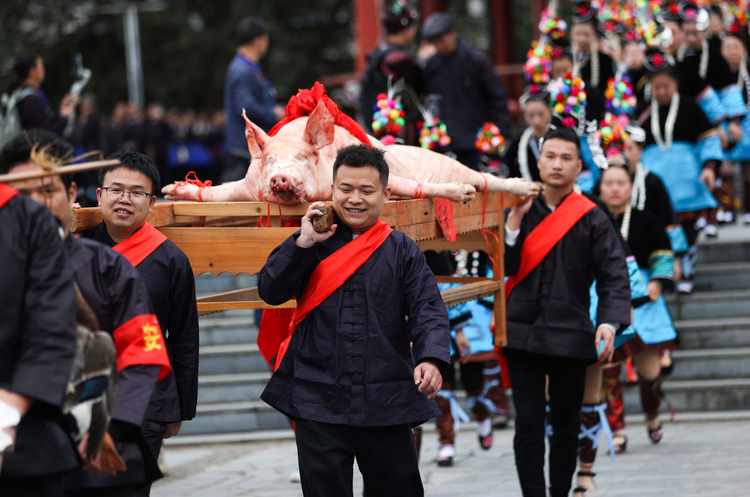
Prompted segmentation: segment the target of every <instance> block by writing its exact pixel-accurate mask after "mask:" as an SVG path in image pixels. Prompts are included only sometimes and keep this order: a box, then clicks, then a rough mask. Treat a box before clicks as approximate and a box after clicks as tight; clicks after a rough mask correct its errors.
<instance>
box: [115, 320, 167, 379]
mask: <svg viewBox="0 0 750 497" xmlns="http://www.w3.org/2000/svg"><path fill="white" fill-rule="evenodd" d="M112 336H113V337H114V339H115V350H117V370H118V371H122V370H123V369H125V368H127V367H128V366H135V365H138V364H149V365H156V366H161V370H160V371H159V381H161V380H162V379H164V378H165V377H166V376H167V375H168V374H169V373H170V371H172V366H171V364H170V363H169V356H168V355H167V346H166V344H165V343H164V336H163V335H162V332H161V328H160V327H159V320H158V319H156V316H154V315H153V314H141V315H140V316H136V317H134V318H133V319H131V320H129V321H127V322H125V323H123V324H121V325H120V326H119V327H118V328H117V329H116V330H115V332H114V333H113V334H112Z"/></svg>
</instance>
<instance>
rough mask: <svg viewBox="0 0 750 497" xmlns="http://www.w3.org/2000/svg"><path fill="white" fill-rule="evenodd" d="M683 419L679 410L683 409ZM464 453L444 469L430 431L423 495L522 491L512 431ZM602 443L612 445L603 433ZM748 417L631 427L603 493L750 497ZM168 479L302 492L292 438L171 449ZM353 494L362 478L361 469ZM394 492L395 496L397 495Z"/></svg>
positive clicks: (204, 488)
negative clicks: (654, 434)
mask: <svg viewBox="0 0 750 497" xmlns="http://www.w3.org/2000/svg"><path fill="white" fill-rule="evenodd" d="M678 416H679V414H678ZM457 441H458V457H457V459H456V460H455V463H454V466H453V467H452V468H438V467H437V465H436V464H435V462H434V461H435V456H436V452H437V439H436V435H435V434H434V433H432V432H431V431H426V432H425V436H424V442H423V449H422V457H421V459H420V468H421V471H422V479H423V481H424V483H425V495H427V496H431V497H458V496H471V497H483V496H508V497H510V496H519V495H520V490H519V487H518V482H517V480H516V472H515V465H514V461H513V450H512V443H513V430H512V429H507V430H504V431H500V432H496V433H495V441H494V445H493V447H492V449H491V450H489V451H487V452H485V451H482V450H481V449H480V448H479V445H478V443H477V441H476V437H475V434H474V431H473V426H470V425H467V424H464V425H463V427H462V429H461V431H460V432H459V434H458V439H457ZM601 443H602V444H606V442H605V440H604V438H602V439H601ZM749 446H750V421H748V420H735V421H725V422H721V421H712V422H683V423H674V424H667V426H666V429H665V436H664V439H663V440H662V443H661V444H659V445H655V446H654V445H651V444H650V443H649V442H648V441H647V439H646V430H645V427H644V425H643V424H633V425H631V426H630V427H629V441H628V453H627V454H625V455H623V456H621V457H619V458H618V460H617V462H616V463H613V462H612V461H611V459H609V457H608V456H607V455H606V453H605V452H603V451H600V457H599V458H598V461H597V466H596V469H595V471H596V472H597V473H598V476H597V478H596V481H597V484H598V485H599V491H598V492H597V493H591V492H589V493H588V494H587V497H591V496H592V495H595V496H601V497H604V496H606V497H610V496H612V497H615V496H647V495H661V496H664V497H671V496H698V495H700V496H712V497H716V496H722V497H723V496H742V495H745V496H747V495H750V469H748V468H750V450H748V447H749ZM165 457H166V462H167V464H168V465H169V468H170V476H169V477H167V478H165V479H163V480H161V481H159V482H157V483H156V484H155V485H154V488H153V490H152V492H151V495H152V496H154V497H183V496H184V497H187V496H208V497H224V496H244V495H247V496H256V497H298V496H301V495H302V491H301V489H300V486H299V484H298V483H291V482H290V480H289V475H290V474H291V473H292V472H294V471H296V469H297V452H296V449H295V445H294V442H293V441H291V440H282V441H272V442H250V443H237V444H223V445H203V446H197V447H178V446H169V447H167V448H165ZM355 474H356V477H355V483H354V488H355V495H362V478H361V476H360V475H359V473H358V472H356V471H355ZM394 497H396V496H394Z"/></svg>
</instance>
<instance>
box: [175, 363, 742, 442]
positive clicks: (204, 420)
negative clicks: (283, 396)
mask: <svg viewBox="0 0 750 497" xmlns="http://www.w3.org/2000/svg"><path fill="white" fill-rule="evenodd" d="M676 360H679V359H676ZM676 364H679V363H676ZM676 369H677V366H675V370H676ZM269 376H270V375H269V374H266V375H223V376H212V377H203V378H201V381H200V388H201V390H199V396H200V397H199V405H198V409H197V415H196V418H195V419H194V420H192V421H191V422H190V423H185V425H184V428H183V432H182V433H184V434H185V435H200V434H222V433H230V432H255V431H259V430H269V429H285V428H287V427H288V421H287V419H286V418H285V417H284V416H283V415H281V414H280V413H278V412H277V411H275V410H274V409H272V408H270V407H269V406H267V405H266V404H265V403H264V402H262V401H260V400H258V397H259V395H260V391H262V387H264V386H265V383H266V382H267V378H268V377H269ZM232 387H233V388H234V390H226V391H227V392H231V395H234V396H235V398H233V399H232V400H229V399H228V398H226V399H225V398H223V397H222V395H223V393H222V390H221V389H222V388H226V389H229V388H232ZM243 387H244V388H246V390H245V392H246V395H245V396H244V397H243V396H241V395H240V394H241V393H242V388H243ZM253 388H257V390H255V391H253V390H252V389H253ZM663 389H664V393H665V395H666V397H667V399H668V400H669V402H671V404H672V406H673V407H674V409H675V411H676V413H677V414H676V416H677V417H676V419H679V418H680V415H681V413H683V412H692V411H700V412H714V411H732V410H748V409H750V378H730V379H726V378H722V379H716V380H672V379H668V380H665V381H664V383H663ZM456 398H457V399H458V401H459V403H460V404H461V406H462V407H463V409H464V411H466V412H467V413H470V412H471V411H470V409H469V408H468V406H467V405H466V393H465V392H464V391H462V390H459V391H457V392H456ZM508 401H509V402H510V403H511V405H512V395H510V392H509V395H508ZM661 410H662V412H666V404H662V409H661ZM625 412H626V414H628V415H638V414H640V413H641V403H640V390H639V389H638V387H637V386H632V387H626V388H625ZM511 415H513V413H512V412H511Z"/></svg>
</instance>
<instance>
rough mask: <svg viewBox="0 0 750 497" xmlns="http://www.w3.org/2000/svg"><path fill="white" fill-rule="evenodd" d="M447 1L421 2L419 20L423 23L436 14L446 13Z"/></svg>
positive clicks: (425, 0)
mask: <svg viewBox="0 0 750 497" xmlns="http://www.w3.org/2000/svg"><path fill="white" fill-rule="evenodd" d="M447 4H448V1H447V0H419V18H420V19H421V21H422V22H424V20H425V19H427V18H428V17H430V16H431V15H432V14H434V13H435V12H445V10H446V8H447Z"/></svg>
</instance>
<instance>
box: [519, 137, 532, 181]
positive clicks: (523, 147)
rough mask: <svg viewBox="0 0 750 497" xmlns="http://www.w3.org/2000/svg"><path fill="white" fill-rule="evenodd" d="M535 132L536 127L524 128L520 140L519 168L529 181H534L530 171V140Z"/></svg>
mask: <svg viewBox="0 0 750 497" xmlns="http://www.w3.org/2000/svg"><path fill="white" fill-rule="evenodd" d="M533 132H534V129H533V128H532V127H531V126H529V127H528V128H526V129H525V130H524V132H523V134H522V135H521V139H520V140H519V142H518V169H519V170H520V171H521V176H523V178H524V179H525V180H526V181H529V182H532V181H534V180H533V178H532V177H531V172H530V171H529V141H530V140H531V135H532V133H533Z"/></svg>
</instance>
